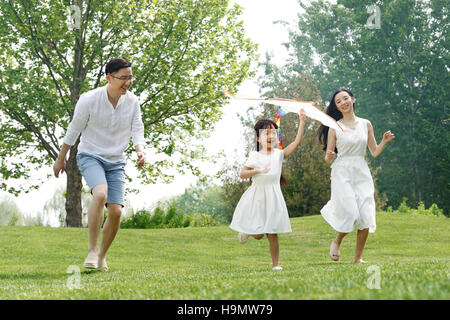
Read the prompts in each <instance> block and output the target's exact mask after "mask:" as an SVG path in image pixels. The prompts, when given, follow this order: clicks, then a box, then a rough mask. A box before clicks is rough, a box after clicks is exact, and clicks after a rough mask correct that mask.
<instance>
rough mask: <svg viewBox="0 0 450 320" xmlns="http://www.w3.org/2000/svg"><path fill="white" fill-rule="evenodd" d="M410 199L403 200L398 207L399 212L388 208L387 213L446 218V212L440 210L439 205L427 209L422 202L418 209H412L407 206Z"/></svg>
mask: <svg viewBox="0 0 450 320" xmlns="http://www.w3.org/2000/svg"><path fill="white" fill-rule="evenodd" d="M407 201H408V199H407V198H403V200H402V202H401V203H400V205H399V206H398V208H397V210H395V211H394V210H392V207H388V210H387V212H390V213H406V214H412V215H418V214H420V215H425V216H435V217H441V218H443V217H446V216H445V215H444V211H443V210H442V209H439V207H438V206H437V204H435V203H433V204H432V205H431V206H430V207H429V208H428V209H426V208H425V205H424V203H423V202H422V201H420V202H419V203H418V205H417V209H413V208H410V207H409V206H408V204H407Z"/></svg>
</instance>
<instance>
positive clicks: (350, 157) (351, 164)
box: [320, 118, 376, 233]
mask: <svg viewBox="0 0 450 320" xmlns="http://www.w3.org/2000/svg"><path fill="white" fill-rule="evenodd" d="M339 124H340V125H341V126H343V127H344V128H345V129H347V130H349V131H350V132H340V131H337V130H336V147H337V150H338V154H337V158H336V159H335V160H334V162H333V164H332V165H331V199H330V201H328V203H327V204H326V205H325V206H324V207H323V208H322V210H321V211H320V213H321V214H322V217H323V218H324V219H325V220H326V221H327V222H328V223H329V224H330V225H331V226H332V227H333V228H334V229H335V230H336V231H338V232H343V233H348V232H351V231H353V228H354V227H356V228H357V229H359V230H362V229H366V228H369V232H375V229H376V223H375V199H374V185H373V180H372V175H371V173H370V170H369V167H368V165H367V163H366V161H365V159H364V156H365V154H366V148H367V137H368V127H367V120H366V119H362V118H357V123H356V127H355V129H354V130H352V129H351V128H349V127H346V126H345V125H344V124H343V123H342V122H341V121H339Z"/></svg>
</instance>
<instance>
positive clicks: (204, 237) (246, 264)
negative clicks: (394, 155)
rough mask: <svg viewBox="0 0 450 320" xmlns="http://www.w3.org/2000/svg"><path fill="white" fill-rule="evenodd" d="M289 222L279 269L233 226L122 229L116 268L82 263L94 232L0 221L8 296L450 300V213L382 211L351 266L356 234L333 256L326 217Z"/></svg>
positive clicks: (1, 274) (0, 286) (114, 253)
mask: <svg viewBox="0 0 450 320" xmlns="http://www.w3.org/2000/svg"><path fill="white" fill-rule="evenodd" d="M291 223H292V230H293V232H292V233H289V234H284V235H280V237H279V238H280V248H281V255H280V264H281V265H282V266H283V268H284V270H283V271H281V272H280V271H278V272H275V271H272V270H271V259H270V253H269V247H268V241H267V239H266V238H264V239H263V240H260V241H256V240H254V239H250V240H249V241H248V242H247V243H246V244H244V245H242V244H240V243H239V242H238V241H237V234H236V233H235V232H234V231H232V230H231V229H229V227H228V226H220V227H210V228H185V229H158V230H156V229H151V230H150V229H147V230H132V229H122V230H120V231H119V233H118V235H117V238H116V240H115V242H114V243H113V246H112V247H111V250H110V252H109V254H108V257H107V258H108V259H107V260H108V265H109V268H110V271H108V272H101V271H89V270H86V269H83V268H82V263H83V261H84V258H85V256H86V255H87V245H88V230H87V229H69V228H60V229H53V228H48V227H0V257H1V260H0V261H1V262H0V299H193V300H198V299H208V300H209V299H449V298H450V268H449V267H450V219H447V218H439V217H431V216H420V215H415V216H413V215H409V214H393V213H378V214H377V232H376V233H374V234H370V235H369V239H368V242H367V245H366V249H365V254H364V256H363V258H364V259H365V260H366V261H367V262H368V263H367V264H365V265H362V264H359V265H355V264H353V263H352V261H353V253H354V248H355V240H356V232H353V233H352V234H350V235H348V236H347V237H346V238H345V240H344V242H343V245H342V247H341V259H340V261H339V262H334V261H332V260H331V259H330V258H329V257H328V251H329V245H330V243H331V240H332V238H333V237H334V235H335V233H334V231H333V230H332V229H331V227H329V225H327V224H326V222H325V221H324V220H323V219H322V217H321V216H310V217H303V218H294V219H291ZM77 269H78V270H80V273H79V274H77V272H76V270H77ZM71 270H75V272H74V273H68V271H69V272H71ZM377 277H378V278H377ZM377 279H379V289H376V288H373V286H376V280H377ZM370 284H372V286H371V285H370ZM369 287H371V288H369Z"/></svg>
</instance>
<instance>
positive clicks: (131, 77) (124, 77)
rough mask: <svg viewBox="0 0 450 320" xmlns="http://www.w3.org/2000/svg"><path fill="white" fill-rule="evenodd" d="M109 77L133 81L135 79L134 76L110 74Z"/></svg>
mask: <svg viewBox="0 0 450 320" xmlns="http://www.w3.org/2000/svg"><path fill="white" fill-rule="evenodd" d="M110 76H111V77H113V78H116V79H119V80H122V81H133V80H136V78H135V77H134V76H122V77H115V76H113V75H112V74H110Z"/></svg>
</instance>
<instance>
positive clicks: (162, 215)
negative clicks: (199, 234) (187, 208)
mask: <svg viewBox="0 0 450 320" xmlns="http://www.w3.org/2000/svg"><path fill="white" fill-rule="evenodd" d="M216 225H219V221H217V220H216V219H214V218H213V217H212V216H210V215H208V214H198V213H195V214H186V213H183V212H182V211H181V210H179V209H176V207H174V206H173V205H171V206H169V207H168V208H167V209H166V210H164V208H162V207H160V206H157V207H156V208H155V209H154V210H153V212H150V211H148V210H139V211H138V212H136V213H135V214H133V215H131V216H130V217H128V218H125V219H124V220H123V221H122V222H121V224H120V227H121V228H123V229H161V228H186V227H209V226H216Z"/></svg>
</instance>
